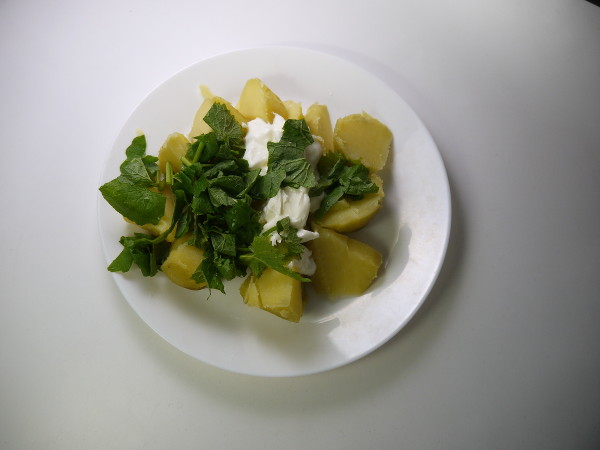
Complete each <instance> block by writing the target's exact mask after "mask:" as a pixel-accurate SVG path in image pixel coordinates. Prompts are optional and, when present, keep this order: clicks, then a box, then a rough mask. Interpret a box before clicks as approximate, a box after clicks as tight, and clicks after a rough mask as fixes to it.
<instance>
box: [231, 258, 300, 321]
mask: <svg viewBox="0 0 600 450" xmlns="http://www.w3.org/2000/svg"><path fill="white" fill-rule="evenodd" d="M240 293H241V294H242V297H243V298H244V303H246V304H247V305H249V306H254V307H257V308H261V309H264V310H265V311H268V312H270V313H272V314H275V315H276V316H279V317H281V318H282V319H285V320H289V321H290V322H298V321H299V320H300V317H302V312H303V309H304V306H303V304H302V282H301V281H298V280H295V279H293V278H290V277H288V276H287V275H284V274H282V273H280V272H277V271H276V270H273V269H265V270H264V271H263V273H262V274H261V276H260V277H258V278H257V277H255V276H254V275H249V276H248V277H247V278H246V279H245V280H244V282H243V283H242V286H241V287H240Z"/></svg>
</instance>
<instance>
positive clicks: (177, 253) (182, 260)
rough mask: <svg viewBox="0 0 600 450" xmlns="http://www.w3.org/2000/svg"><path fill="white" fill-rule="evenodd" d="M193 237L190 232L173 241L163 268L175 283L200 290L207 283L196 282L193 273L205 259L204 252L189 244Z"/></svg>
mask: <svg viewBox="0 0 600 450" xmlns="http://www.w3.org/2000/svg"><path fill="white" fill-rule="evenodd" d="M191 237H192V236H191V235H189V234H188V235H185V236H182V237H180V238H179V239H176V240H175V242H173V245H172V246H171V251H170V252H169V256H167V259H165V261H164V262H163V264H162V266H161V270H162V271H163V272H164V274H165V275H166V276H167V277H168V278H169V279H170V280H171V281H172V282H173V283H175V284H177V285H179V286H182V287H184V288H187V289H193V290H198V289H202V288H204V287H206V283H196V282H195V281H194V280H192V274H193V273H194V272H195V271H196V269H197V268H198V266H199V265H200V263H201V262H202V260H203V259H204V252H203V251H202V250H201V249H199V248H198V247H194V246H193V245H190V244H188V241H189V240H190V238H191Z"/></svg>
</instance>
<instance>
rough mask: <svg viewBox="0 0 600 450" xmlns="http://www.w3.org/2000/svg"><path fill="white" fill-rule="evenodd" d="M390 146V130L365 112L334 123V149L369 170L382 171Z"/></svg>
mask: <svg viewBox="0 0 600 450" xmlns="http://www.w3.org/2000/svg"><path fill="white" fill-rule="evenodd" d="M307 114H308V113H307ZM391 144H392V132H391V131H390V129H389V128H388V127H387V126H385V125H384V124H383V123H381V122H380V121H379V120H377V119H375V118H374V117H371V116H370V115H368V114H367V113H365V112H363V113H362V114H351V115H349V116H346V117H342V118H341V119H338V120H337V122H336V123H335V129H334V131H333V146H334V149H335V150H336V151H338V152H342V153H343V154H344V155H345V156H346V157H347V158H348V159H351V160H359V161H361V162H362V163H363V164H364V165H365V166H367V167H368V168H369V169H370V170H373V171H378V170H381V169H383V166H385V163H386V161H387V158H388V153H389V151H390V146H391Z"/></svg>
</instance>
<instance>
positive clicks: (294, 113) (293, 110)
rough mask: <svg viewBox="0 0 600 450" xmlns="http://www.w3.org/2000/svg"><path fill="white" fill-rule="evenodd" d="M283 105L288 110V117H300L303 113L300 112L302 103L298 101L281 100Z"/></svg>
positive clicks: (302, 116)
mask: <svg viewBox="0 0 600 450" xmlns="http://www.w3.org/2000/svg"><path fill="white" fill-rule="evenodd" d="M283 104H284V105H285V109H287V112H288V119H302V118H304V115H303V114H302V104H301V103H300V102H295V101H294V100H286V101H284V102H283Z"/></svg>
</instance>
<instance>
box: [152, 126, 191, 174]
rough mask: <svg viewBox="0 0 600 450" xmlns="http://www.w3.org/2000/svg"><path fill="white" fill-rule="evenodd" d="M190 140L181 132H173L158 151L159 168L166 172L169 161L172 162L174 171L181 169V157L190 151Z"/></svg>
mask: <svg viewBox="0 0 600 450" xmlns="http://www.w3.org/2000/svg"><path fill="white" fill-rule="evenodd" d="M189 144H190V141H189V140H188V138H187V137H185V136H184V135H183V134H181V133H171V134H170V135H169V136H167V139H166V140H165V143H164V144H163V145H162V147H161V148H160V150H159V151H158V169H159V170H160V171H161V172H162V173H165V172H166V167H167V161H168V162H170V163H171V167H173V172H179V171H180V170H181V157H182V156H185V154H186V153H187V151H188V146H189Z"/></svg>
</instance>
